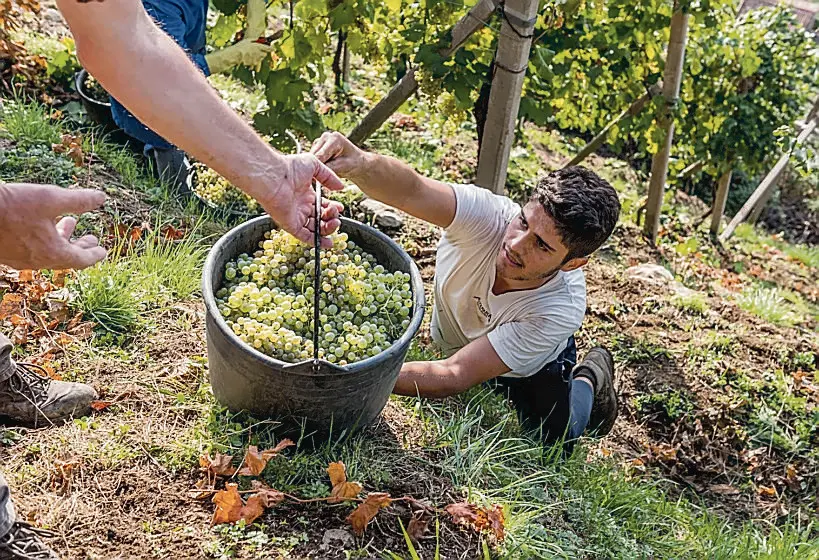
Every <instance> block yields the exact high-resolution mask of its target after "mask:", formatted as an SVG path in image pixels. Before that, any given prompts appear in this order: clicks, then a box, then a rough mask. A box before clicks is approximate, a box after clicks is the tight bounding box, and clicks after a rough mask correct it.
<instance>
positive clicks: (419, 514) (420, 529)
mask: <svg viewBox="0 0 819 560" xmlns="http://www.w3.org/2000/svg"><path fill="white" fill-rule="evenodd" d="M430 521H432V514H431V513H430V512H429V510H426V509H419V510H417V511H416V512H415V513H413V514H412V519H410V522H409V523H408V524H407V534H408V535H409V536H410V538H411V539H412V540H413V541H415V542H418V541H420V540H421V539H422V538H424V535H426V534H427V531H428V530H429V522H430Z"/></svg>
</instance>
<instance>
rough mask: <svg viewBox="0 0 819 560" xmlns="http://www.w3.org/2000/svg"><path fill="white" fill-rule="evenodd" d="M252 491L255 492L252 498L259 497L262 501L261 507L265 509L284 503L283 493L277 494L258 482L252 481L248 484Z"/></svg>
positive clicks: (277, 492)
mask: <svg viewBox="0 0 819 560" xmlns="http://www.w3.org/2000/svg"><path fill="white" fill-rule="evenodd" d="M250 486H251V488H252V489H253V490H256V494H254V496H259V497H260V498H261V500H262V505H264V507H266V508H272V507H275V506H277V505H279V504H280V503H282V502H283V501H284V498H285V495H284V492H279V491H278V490H274V489H273V488H271V487H269V486H267V485H266V484H264V483H263V482H262V481H260V480H254V481H253V482H251V483H250Z"/></svg>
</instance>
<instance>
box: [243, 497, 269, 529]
mask: <svg viewBox="0 0 819 560" xmlns="http://www.w3.org/2000/svg"><path fill="white" fill-rule="evenodd" d="M264 510H265V506H264V503H263V498H262V497H261V496H259V495H253V496H250V497H249V498H248V499H247V503H246V504H245V505H244V506H242V509H241V510H239V519H244V520H245V523H247V524H248V525H250V524H251V523H253V522H254V521H256V519H258V518H259V517H261V515H262V514H263V513H264Z"/></svg>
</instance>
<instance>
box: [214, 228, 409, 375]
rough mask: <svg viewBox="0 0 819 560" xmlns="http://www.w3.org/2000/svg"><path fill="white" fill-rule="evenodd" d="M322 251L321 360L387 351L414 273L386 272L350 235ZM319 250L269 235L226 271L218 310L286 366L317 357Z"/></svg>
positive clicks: (405, 312) (405, 321)
mask: <svg viewBox="0 0 819 560" xmlns="http://www.w3.org/2000/svg"><path fill="white" fill-rule="evenodd" d="M332 240H333V247H332V249H327V250H321V252H320V255H319V258H320V259H321V288H320V289H321V295H320V299H319V309H320V313H321V315H320V318H319V352H318V354H319V357H320V358H322V359H325V360H327V361H329V362H332V363H336V364H339V365H347V364H351V363H353V362H357V361H360V360H363V359H365V358H368V357H371V356H375V355H377V354H380V353H381V352H383V351H384V350H386V349H387V348H388V347H389V346H390V345H392V343H393V342H395V341H396V340H397V339H398V338H400V337H401V335H402V334H403V333H404V331H406V329H407V327H409V324H410V314H411V311H412V302H413V299H412V289H411V286H410V275H409V274H407V273H404V272H400V271H398V272H387V271H386V270H385V269H384V267H383V266H382V265H380V264H378V263H377V262H376V260H375V258H374V257H373V256H372V255H370V254H368V253H366V252H365V251H363V250H362V249H361V247H359V246H358V245H356V244H355V243H354V242H353V241H350V240H348V237H347V234H346V233H336V234H334V235H333V236H332ZM314 259H315V249H314V248H313V247H308V246H306V245H303V244H302V243H300V242H299V241H298V240H297V239H296V238H295V237H293V236H291V235H290V234H288V233H285V232H282V231H278V230H273V231H269V232H267V233H265V238H264V240H263V241H261V242H260V243H259V250H258V251H256V252H255V253H253V255H252V256H251V255H247V254H241V255H239V257H238V258H237V259H236V260H235V261H231V262H229V263H228V264H227V265H226V266H225V276H224V282H223V287H222V288H221V289H220V290H219V291H218V292H216V298H217V305H218V308H219V312H220V313H221V314H222V316H223V317H224V318H225V321H226V322H227V324H228V326H229V327H230V328H231V329H233V332H234V333H236V335H237V336H238V337H239V338H240V339H241V340H242V341H244V342H245V343H247V344H249V345H250V346H252V347H253V348H256V349H257V350H259V351H260V352H264V353H265V354H267V355H269V356H272V357H274V358H277V359H280V360H283V361H286V362H299V361H302V360H307V359H310V358H312V357H313V317H314V316H313V312H314V309H313V294H314V293H315V292H314V288H313V285H314V276H315V260H314Z"/></svg>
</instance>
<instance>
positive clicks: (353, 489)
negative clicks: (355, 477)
mask: <svg viewBox="0 0 819 560" xmlns="http://www.w3.org/2000/svg"><path fill="white" fill-rule="evenodd" d="M327 474H329V475H330V484H331V485H332V487H333V489H332V490H331V491H330V496H332V497H331V498H330V499H329V500H327V501H328V502H329V503H331V504H337V503H338V502H342V501H344V500H349V499H350V498H355V497H357V496H358V495H359V494H360V493H361V490H363V487H362V486H361V485H360V484H359V483H358V482H348V481H347V467H345V466H344V463H342V462H341V461H337V462H335V463H330V465H329V466H328V467H327Z"/></svg>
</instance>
